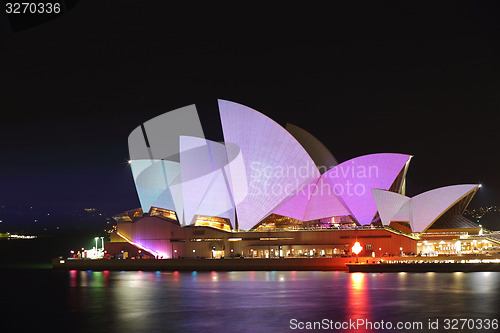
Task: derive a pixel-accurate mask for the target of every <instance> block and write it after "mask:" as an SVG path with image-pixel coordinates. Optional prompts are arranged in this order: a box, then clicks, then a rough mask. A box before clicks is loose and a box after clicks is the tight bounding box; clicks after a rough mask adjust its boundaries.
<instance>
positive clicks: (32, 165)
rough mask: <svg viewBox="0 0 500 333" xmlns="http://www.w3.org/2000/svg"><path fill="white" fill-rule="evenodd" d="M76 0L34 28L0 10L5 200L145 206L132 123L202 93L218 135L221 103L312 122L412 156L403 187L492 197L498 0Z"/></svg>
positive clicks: (349, 140)
mask: <svg viewBox="0 0 500 333" xmlns="http://www.w3.org/2000/svg"><path fill="white" fill-rule="evenodd" d="M68 3H69V2H68ZM71 3H74V4H75V6H74V7H73V8H72V9H69V10H68V11H67V12H66V13H65V14H64V15H61V16H59V17H57V18H55V19H53V20H49V21H48V22H45V23H41V24H39V25H36V26H33V27H30V28H25V26H26V25H29V24H26V22H22V20H20V19H19V18H14V19H12V18H11V20H10V21H9V19H8V18H7V16H6V15H5V14H4V12H3V9H2V13H1V14H0V22H1V24H0V31H1V32H0V50H1V52H0V60H1V65H0V66H1V71H0V82H1V84H2V86H1V89H0V110H1V115H2V118H1V121H0V138H1V140H0V145H1V152H2V163H1V166H0V168H1V173H0V201H1V202H9V203H15V204H20V205H24V204H48V203H54V202H57V203H60V204H62V205H68V206H74V207H97V208H99V209H103V210H105V211H107V212H109V213H110V214H114V213H119V212H121V211H124V210H128V209H132V208H136V207H139V200H138V198H137V195H136V192H135V187H134V184H133V180H132V175H131V171H130V168H129V165H128V164H127V160H128V147H127V138H128V135H129V133H130V132H131V131H132V130H133V129H134V128H135V127H137V126H138V125H140V124H141V123H142V122H144V121H147V120H148V119H151V118H153V117H155V116H157V115H160V114H162V113H164V112H167V111H170V110H173V109H176V108H179V107H182V106H186V105H190V104H197V106H198V111H199V113H200V118H201V120H202V124H203V127H204V131H205V136H206V137H207V138H208V139H213V140H222V132H221V126H220V121H219V118H218V111H217V102H216V100H217V98H221V99H227V100H231V101H234V102H238V103H241V104H245V105H247V106H250V107H252V108H254V109H256V110H258V111H260V112H262V113H264V114H266V115H267V116H269V117H271V118H273V119H274V120H276V121H277V122H279V123H280V124H282V125H285V124H286V123H287V122H290V123H293V124H296V125H298V126H300V127H302V128H304V129H306V130H307V131H309V132H310V133H312V134H313V135H315V136H316V137H317V138H318V139H320V140H321V141H322V142H323V143H324V144H325V145H326V146H327V147H328V148H329V149H330V150H331V151H332V153H333V154H334V156H335V157H336V158H337V160H339V161H345V160H347V159H350V158H353V157H356V156H360V155H363V154H370V153H377V152H398V153H406V154H411V155H414V158H413V159H412V162H411V164H410V168H409V172H408V177H407V181H408V183H407V194H408V195H410V196H413V195H416V194H419V193H421V192H423V191H427V190H430V189H433V188H436V187H440V186H446V185H453V184H461V183H482V184H483V185H484V186H483V188H481V189H480V191H479V192H478V194H477V195H476V197H475V199H474V200H473V201H472V203H471V205H472V206H473V207H479V206H485V205H498V204H500V177H499V174H498V162H499V155H498V154H499V146H498V143H499V138H500V134H499V130H500V128H499V120H500V116H499V111H500V42H499V41H500V3H499V2H498V1H491V2H488V1H480V2H478V1H475V2H459V1H452V2H444V1H443V2H439V4H436V3H435V2H428V3H425V6H424V4H423V3H422V2H406V1H405V2H403V3H401V2H399V1H395V2H385V1H384V2H382V1H377V2H374V1H371V2H367V3H366V4H364V3H362V2H356V4H355V5H354V4H353V5H352V6H350V7H347V6H339V5H337V6H333V7H327V8H321V7H316V6H315V7H309V8H308V7H306V5H305V3H302V6H298V7H288V6H286V7H281V8H275V9H272V8H267V7H266V8H257V7H256V6H255V7H254V6H250V5H249V3H247V4H246V6H248V7H235V8H225V9H224V10H223V11H222V10H217V11H215V12H214V13H212V12H211V11H210V9H214V8H210V6H206V7H203V8H195V7H194V5H192V6H191V7H188V8H183V9H179V8H176V7H171V6H169V5H167V4H165V3H163V2H162V3H160V2H157V3H155V4H153V3H151V2H147V3H146V2H144V1H139V0H135V1H120V2H116V1H109V0H106V1H98V2H88V1H85V2H82V1H80V2H78V1H72V2H71ZM112 3H113V4H112ZM437 5H438V6H439V7H435V6H437ZM2 6H3V4H2ZM69 7H70V6H69V5H68V8H69ZM15 20H17V21H15ZM26 20H27V21H29V18H26ZM28 23H29V22H28ZM23 24H24V25H23Z"/></svg>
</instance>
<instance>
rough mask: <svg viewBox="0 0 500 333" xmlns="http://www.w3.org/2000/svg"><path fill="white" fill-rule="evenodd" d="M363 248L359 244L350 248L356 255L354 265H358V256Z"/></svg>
mask: <svg viewBox="0 0 500 333" xmlns="http://www.w3.org/2000/svg"><path fill="white" fill-rule="evenodd" d="M362 249H363V247H362V246H361V245H359V242H356V243H354V246H353V247H352V252H353V253H355V254H356V263H358V254H359V253H360V252H361V250H362Z"/></svg>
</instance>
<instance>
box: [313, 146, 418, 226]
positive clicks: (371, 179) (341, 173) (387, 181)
mask: <svg viewBox="0 0 500 333" xmlns="http://www.w3.org/2000/svg"><path fill="white" fill-rule="evenodd" d="M410 158H411V156H409V155H404V154H391V153H381V154H371V155H364V156H360V157H356V158H353V159H351V160H348V161H346V162H343V163H341V164H339V165H337V166H335V167H334V168H332V169H330V170H328V171H327V172H326V173H324V174H323V175H322V178H323V179H324V180H325V182H327V183H328V184H330V186H331V187H332V190H333V192H334V193H335V195H337V197H339V198H340V199H341V201H342V202H343V203H344V204H345V206H347V207H349V210H350V211H351V212H352V215H353V217H354V218H355V219H356V220H357V221H358V222H359V223H360V224H361V225H365V224H370V223H371V222H372V221H373V218H374V217H375V214H376V212H377V206H376V205H375V201H374V200H373V196H372V192H371V190H372V189H374V188H377V189H384V190H388V189H389V188H390V187H391V185H392V184H393V183H394V181H395V180H396V178H397V176H398V175H399V173H400V172H401V171H402V170H403V168H404V167H405V165H406V163H407V162H408V160H409V159H410Z"/></svg>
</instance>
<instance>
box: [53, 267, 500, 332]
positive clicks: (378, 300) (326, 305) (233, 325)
mask: <svg viewBox="0 0 500 333" xmlns="http://www.w3.org/2000/svg"><path fill="white" fill-rule="evenodd" d="M66 274H67V277H68V279H67V288H68V290H69V294H68V295H67V296H68V298H67V299H66V300H61V301H63V302H66V304H67V305H68V307H67V309H68V310H67V311H68V313H67V314H66V315H67V316H69V318H71V320H74V321H75V322H76V323H77V324H78V325H77V327H78V330H79V331H81V332H84V331H92V330H93V329H94V328H95V327H96V325H97V326H99V327H106V328H107V330H106V331H107V332H115V331H116V332H167V331H168V332H178V331H182V332H191V331H200V330H202V331H206V332H220V331H224V330H228V331H243V332H245V331H248V332H259V331H277V332H282V331H288V330H289V329H290V327H289V323H290V320H291V319H294V318H295V319H297V320H299V321H321V320H323V319H328V320H332V321H334V322H336V321H348V320H357V319H363V320H366V321H372V322H375V321H381V320H384V321H392V322H397V321H408V320H411V321H422V322H424V323H427V322H428V320H429V319H436V318H438V319H441V320H442V319H443V318H450V316H452V317H453V318H498V313H497V309H498V308H499V306H500V302H499V298H498V296H499V295H500V287H499V286H500V273H496V272H492V273H462V274H456V273H407V274H401V273H386V274H376V273H369V274H367V273H353V274H349V273H345V272H302V271H291V272H282V271H272V272H258V271H257V272H256V271H250V272H215V271H212V272H177V271H176V272H159V271H156V272H109V271H103V272H98V271H81V272H77V271H69V272H66ZM343 331H345V332H348V331H349V330H343ZM365 331H366V332H369V330H365ZM358 332H359V330H358ZM377 332H383V330H377ZM408 332H409V331H408Z"/></svg>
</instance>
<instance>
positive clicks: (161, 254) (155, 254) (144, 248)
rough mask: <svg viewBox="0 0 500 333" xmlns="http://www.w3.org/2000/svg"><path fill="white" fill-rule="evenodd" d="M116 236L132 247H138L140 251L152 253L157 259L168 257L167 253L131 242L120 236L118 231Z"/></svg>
mask: <svg viewBox="0 0 500 333" xmlns="http://www.w3.org/2000/svg"><path fill="white" fill-rule="evenodd" d="M116 234H117V235H118V236H120V237H121V238H123V239H124V240H125V241H126V242H127V243H129V244H131V245H133V246H135V247H138V248H140V249H142V250H144V251H146V252H149V253H151V254H152V255H154V256H156V257H164V258H166V257H167V254H166V253H162V252H158V251H154V250H152V249H149V248H147V247H145V246H143V245H141V244H139V243H137V242H133V241H131V240H130V239H128V238H127V237H125V236H124V235H122V234H120V233H119V232H118V231H116Z"/></svg>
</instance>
